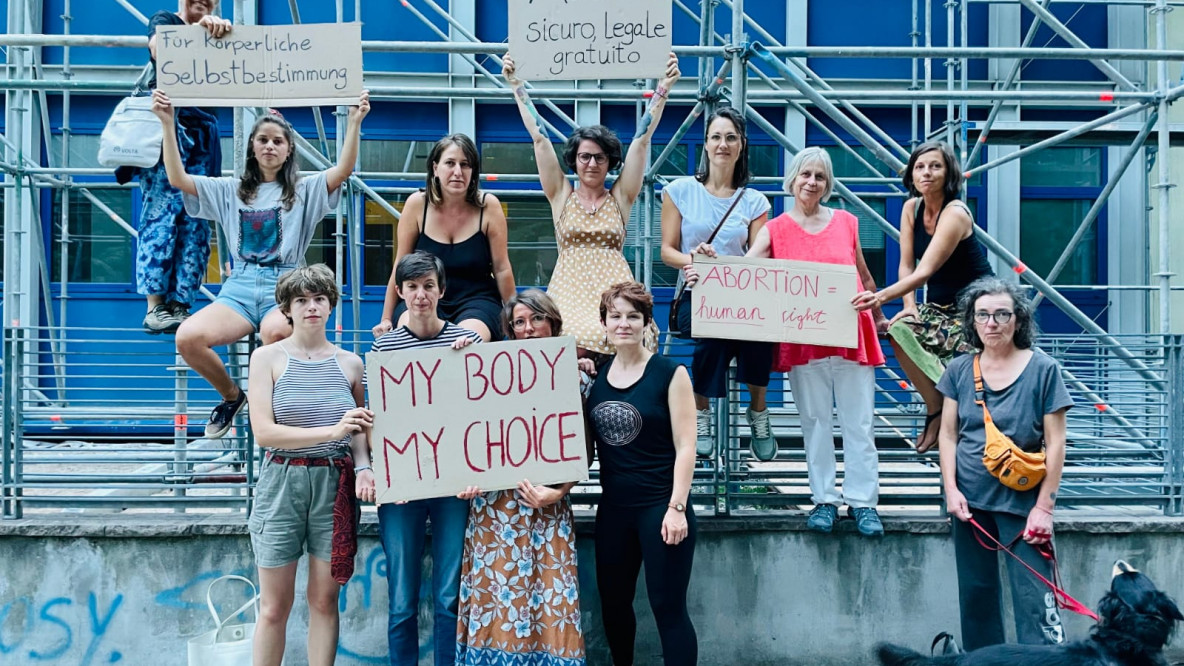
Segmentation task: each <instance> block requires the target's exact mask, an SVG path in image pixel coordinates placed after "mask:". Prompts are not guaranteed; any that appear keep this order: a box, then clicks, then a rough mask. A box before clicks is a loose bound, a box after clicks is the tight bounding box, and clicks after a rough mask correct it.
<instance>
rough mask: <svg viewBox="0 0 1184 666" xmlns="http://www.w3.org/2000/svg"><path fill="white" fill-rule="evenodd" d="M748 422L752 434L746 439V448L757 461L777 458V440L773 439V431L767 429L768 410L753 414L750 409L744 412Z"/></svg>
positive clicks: (769, 428)
mask: <svg viewBox="0 0 1184 666" xmlns="http://www.w3.org/2000/svg"><path fill="white" fill-rule="evenodd" d="M744 418H745V419H747V420H748V427H749V428H751V429H752V434H751V435H750V436H749V438H748V446H749V448H751V449H752V455H753V456H755V457H756V459H757V460H763V461H765V462H768V461H770V460H772V459H773V458H776V457H777V438H775V437H773V429H772V428H771V427H769V410H768V409H762V410H761V411H759V412H754V411H752V410H751V409H749V410H748V411H746V412H744Z"/></svg>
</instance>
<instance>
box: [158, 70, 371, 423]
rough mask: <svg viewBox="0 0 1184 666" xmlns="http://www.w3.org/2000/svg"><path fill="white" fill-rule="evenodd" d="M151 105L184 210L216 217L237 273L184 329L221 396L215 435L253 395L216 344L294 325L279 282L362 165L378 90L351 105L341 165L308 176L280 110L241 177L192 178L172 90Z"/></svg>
mask: <svg viewBox="0 0 1184 666" xmlns="http://www.w3.org/2000/svg"><path fill="white" fill-rule="evenodd" d="M152 99H153V105H152V111H153V113H155V114H156V115H157V117H158V118H160V122H161V124H163V125H164V127H165V132H164V141H163V142H162V145H161V153H162V159H163V160H164V166H165V169H166V171H167V172H168V176H169V183H170V184H171V185H172V186H173V187H175V188H177V189H178V190H181V192H182V193H184V195H185V210H186V211H187V212H188V213H189V214H190V215H192V216H193V217H196V218H201V219H206V220H213V221H215V222H217V223H218V224H219V225H220V226H221V227H222V229H223V231H225V232H226V240H227V244H228V245H229V246H230V247H229V248H226V255H228V256H230V257H233V258H234V272H233V273H231V275H230V279H228V280H226V282H224V283H223V284H222V290H221V291H220V292H218V298H216V299H215V300H214V302H213V303H211V304H210V305H208V306H206V307H204V308H202V309H201V310H200V311H199V312H197V313H196V314H195V315H193V316H192V317H190V318H189V319H187V320H185V323H184V324H182V325H181V327H180V328H179V329H177V351H179V352H180V353H181V356H182V357H183V358H184V359H185V362H187V363H188V364H189V366H190V367H191V368H193V369H194V370H196V371H197V373H198V374H200V375H201V376H202V377H204V378H205V379H206V381H208V382H209V383H210V384H212V385H213V387H214V389H215V390H217V391H218V393H219V394H221V396H222V402H221V403H220V404H219V405H218V406H216V407H214V411H213V412H212V413H211V414H210V421H209V423H207V424H206V432H205V434H206V437H209V438H211V439H217V438H219V437H222V435H224V434H226V431H227V430H230V426H231V424H232V423H234V415H235V414H237V413H238V410H239V409H241V408H242V406H243V403H244V402H246V399H247V396H246V394H245V393H243V391H242V390H241V389H239V387H238V385H237V384H235V382H234V380H233V379H231V378H230V374H229V373H227V372H226V366H225V365H223V364H222V359H221V357H219V356H218V353H217V352H215V351H214V347H217V346H219V345H226V344H230V343H232V342H234V341H235V340H238V339H239V338H241V337H243V336H244V335H249V334H252V333H254V332H255V331H259V333H260V335H261V337H262V338H263V344H265V345H266V344H270V343H272V342H275V341H277V340H282V339H284V338H285V337H287V336H288V335H290V334H291V331H292V328H291V326H290V325H289V324H288V323H287V321H285V317H284V316H283V313H281V312H279V311H277V310H276V302H275V299H274V298H272V294H273V293H274V291H275V285H276V282H277V281H278V280H279V278H280V276H281V275H283V274H284V273H286V272H288V271H289V270H291V269H292V268H294V267H296V266H299V265H300V264H302V263H304V253H305V252H306V251H307V250H308V245H309V243H311V242H312V234H313V231H314V230H315V229H316V227H317V225H318V224H320V222H321V220H322V219H324V217H325V215H327V214H328V213H329V211H331V210H333V209H334V208H336V207H337V201H338V199H339V198H340V196H341V185H342V184H343V183H344V182H345V181H346V179H348V178H349V175H350V174H351V173H353V170H354V160H356V159H357V156H358V140H359V136H360V135H361V130H362V119H363V118H365V117H366V114H367V113H369V112H370V93H369V92H367V91H363V92H362V95H361V97H359V98H358V104H357V105H356V106H351V107H350V108H349V121H348V124H347V125H346V131H345V137H344V138H343V139H342V142H341V156H340V157H339V158H338V161H337V164H335V165H334V166H331V167H329V168H328V169H326V170H324V171H322V172H320V173H318V174H315V175H312V176H309V177H308V178H301V177H300V170H299V168H298V167H297V165H296V146H295V143H294V140H295V135H296V132H295V130H293V129H292V126H291V125H289V124H288V122H287V121H286V120H284V119H283V117H282V116H280V115H279V114H275V113H271V114H264V115H262V116H259V118H258V119H256V120H255V124H254V126H253V127H252V128H251V134H250V136H249V137H248V138H247V146H246V151H247V164H246V167H245V168H244V169H243V176H242V178H221V177H211V176H202V175H193V174H190V173H187V172H186V171H185V163H184V162H183V161H182V159H181V152H180V149H179V147H178V145H177V136H176V134H175V133H173V132H172V131H171V128H172V127H173V123H174V120H173V116H174V110H173V104H172V102H170V101H169V97H168V95H166V94H164V93H163V92H161V91H159V90H157V91H155V92H154V93H153V98H152Z"/></svg>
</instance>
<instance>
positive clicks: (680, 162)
mask: <svg viewBox="0 0 1184 666" xmlns="http://www.w3.org/2000/svg"><path fill="white" fill-rule="evenodd" d="M653 146H654V152H653V157H652V158H651V159H658V155H661V154H662V151H663V150H666V146H665V145H664V144H659V143H658V142H656V141H655V142H654V144H653ZM693 169H694V165H693V164H691V157H690V145H689V144H685V143H680V144H677V145H675V146H674V149H673V150H671V151H670V154H669V155H668V156H667V157H666V161H665V162H663V163H662V166H661V167H659V168H658V174H659V175H662V176H670V177H672V178H677V177H679V176H685V175H687V174H691V173H694V170H693Z"/></svg>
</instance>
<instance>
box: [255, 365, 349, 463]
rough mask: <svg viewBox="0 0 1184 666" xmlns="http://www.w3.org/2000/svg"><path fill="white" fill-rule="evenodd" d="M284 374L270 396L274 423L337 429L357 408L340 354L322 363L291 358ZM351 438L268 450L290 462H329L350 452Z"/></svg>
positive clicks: (295, 426)
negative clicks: (291, 460)
mask: <svg viewBox="0 0 1184 666" xmlns="http://www.w3.org/2000/svg"><path fill="white" fill-rule="evenodd" d="M279 344H280V349H283V350H284V354H287V356H288V363H287V365H286V366H285V367H284V372H283V374H281V375H280V377H279V379H277V380H276V382H275V387H274V388H273V389H272V392H271V411H272V413H273V414H274V415H275V422H276V423H278V424H280V425H286V426H291V427H293V428H320V427H324V426H332V425H337V423H338V422H340V421H341V417H342V416H345V413H346V412H348V411H349V410H351V409H354V408H355V407H357V406H358V403H357V401H356V400H354V392H353V387H351V386H350V383H349V379H348V378H347V377H346V376H345V372H344V371H342V369H341V364H340V363H338V361H337V354H336V353H334V354H333V356H331V357H329V358H326V359H321V360H319V361H304V360H301V359H298V358H293V357H292V355H291V354H288V349H287V347H285V346H284V344H283V343H279ZM352 439H353V436H352V435H347V436H345V437H343V438H341V439H338V440H333V441H329V442H321V443H320V444H316V445H313V446H307V447H304V448H299V449H268V450H269V451H271V452H272V454H273V455H278V456H285V457H289V458H328V457H331V456H336V455H339V454H341V453H342V452H343V450H344V449H348V448H349V445H350V441H351V440H352Z"/></svg>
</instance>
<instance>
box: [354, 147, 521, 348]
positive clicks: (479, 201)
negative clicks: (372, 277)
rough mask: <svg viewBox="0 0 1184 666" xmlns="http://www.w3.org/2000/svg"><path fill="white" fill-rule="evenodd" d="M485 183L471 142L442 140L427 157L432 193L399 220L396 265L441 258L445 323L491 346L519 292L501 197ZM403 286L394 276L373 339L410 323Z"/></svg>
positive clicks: (420, 195) (414, 201)
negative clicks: (423, 255) (418, 254)
mask: <svg viewBox="0 0 1184 666" xmlns="http://www.w3.org/2000/svg"><path fill="white" fill-rule="evenodd" d="M480 180H481V157H480V156H479V155H478V154H477V146H476V144H474V143H473V140H472V139H470V138H469V137H468V136H467V135H465V134H459V133H458V134H449V135H448V136H446V137H444V138H443V139H440V140H439V141H437V142H436V145H435V147H433V148H432V152H431V153H430V154H429V155H428V173H427V189H426V190H421V191H419V192H416V193H414V194H412V195H411V196H409V197H407V202H406V203H405V204H404V206H403V214H402V215H401V216H400V217H399V228H398V231H397V233H398V243H397V244H396V246H395V248H396V250H395V265H396V266H398V264H399V260H400V259H402V258H403V257H405V256H407V255H408V254H411V253H412V252H415V251H417V250H422V251H424V252H429V253H431V254H433V255H435V256H436V257H439V258H440V260H441V261H442V262H444V269H445V270H446V271H447V273H448V291H447V293H446V294H445V295H443V296H441V297H440V302H439V305H438V306H437V307H438V308H439V316H440V318H441V319H443V320H444V321H447V322H450V323H453V324H456V325H457V326H460V327H461V328H466V329H468V330H470V331H473V332H475V333H477V334H478V335H480V336H481V339H482V340H483V341H485V342H489V341H490V340H499V339H501V322H500V319H499V318H500V314H501V309H502V302H503V301H505V300H507V299H509V298H510V297H511V296H513V295H514V293H515V287H514V269H513V267H512V266H511V265H510V252H509V250H508V248H507V238H508V232H507V227H506V214H505V212H503V211H502V206H501V204H500V203H499V202H498V200H497V197H495V196H493V195H492V194H489V193H487V192H481V190H480V188H479V187H478V183H479V182H480ZM398 286H399V285H398V283H397V282H396V281H395V271H394V270H391V278H390V283H389V284H388V285H387V288H386V300H385V301H384V302H383V306H382V321H380V322H378V325H376V326H375V327H374V328H373V329H372V332H373V333H374V337H375V338H378V337H379V336H381V335H383V334H384V333H387V332H389V331H390V330H391V329H392V328H394V327H395V323H396V322H397V323H398V325H399V326H403V325H405V324H406V323H407V321H408V315H407V305H406V304H405V303H402V302H400V299H399V291H398Z"/></svg>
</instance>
